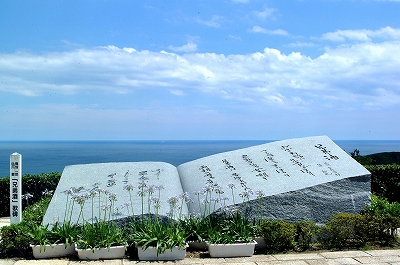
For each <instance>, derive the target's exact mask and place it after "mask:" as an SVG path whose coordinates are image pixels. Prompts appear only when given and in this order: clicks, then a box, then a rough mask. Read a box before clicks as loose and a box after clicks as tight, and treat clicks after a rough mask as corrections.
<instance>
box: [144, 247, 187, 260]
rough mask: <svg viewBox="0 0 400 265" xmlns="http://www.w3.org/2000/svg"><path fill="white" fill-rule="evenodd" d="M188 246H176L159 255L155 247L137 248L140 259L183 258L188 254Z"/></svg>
mask: <svg viewBox="0 0 400 265" xmlns="http://www.w3.org/2000/svg"><path fill="white" fill-rule="evenodd" d="M186 247H187V246H186ZM186 247H185V248H181V247H174V248H172V249H167V250H165V251H164V252H163V253H160V254H158V255H157V249H156V248H155V247H148V248H146V249H145V250H143V249H142V247H140V246H138V247H137V248H138V256H139V260H182V259H184V258H185V256H186Z"/></svg>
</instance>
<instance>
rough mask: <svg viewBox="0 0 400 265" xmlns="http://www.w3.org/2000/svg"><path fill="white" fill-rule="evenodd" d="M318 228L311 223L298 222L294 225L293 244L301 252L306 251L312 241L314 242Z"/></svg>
mask: <svg viewBox="0 0 400 265" xmlns="http://www.w3.org/2000/svg"><path fill="white" fill-rule="evenodd" d="M319 230H320V228H319V227H318V226H317V224H316V223H314V222H313V221H300V222H297V223H296V237H295V242H296V243H297V246H298V247H299V248H300V249H301V250H307V249H309V248H310V245H311V243H312V241H313V240H316V236H317V235H318V232H319Z"/></svg>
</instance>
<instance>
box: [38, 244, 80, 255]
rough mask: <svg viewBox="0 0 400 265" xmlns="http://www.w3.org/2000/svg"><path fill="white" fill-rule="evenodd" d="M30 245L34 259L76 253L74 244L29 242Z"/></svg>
mask: <svg viewBox="0 0 400 265" xmlns="http://www.w3.org/2000/svg"><path fill="white" fill-rule="evenodd" d="M30 247H31V248H32V252H33V256H34V257H35V258H36V259H47V258H60V257H66V256H71V255H75V254H76V252H75V246H74V245H67V246H66V245H65V244H53V245H45V246H40V245H32V244H31V245H30Z"/></svg>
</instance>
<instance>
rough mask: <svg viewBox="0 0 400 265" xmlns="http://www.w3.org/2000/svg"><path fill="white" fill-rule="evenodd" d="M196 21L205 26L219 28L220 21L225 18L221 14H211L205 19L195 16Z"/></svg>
mask: <svg viewBox="0 0 400 265" xmlns="http://www.w3.org/2000/svg"><path fill="white" fill-rule="evenodd" d="M196 21H197V23H199V24H202V25H205V26H207V27H212V28H220V27H221V23H223V22H224V21H225V18H224V17H222V16H217V15H213V16H212V17H211V18H210V19H207V20H205V19H202V18H197V19H196Z"/></svg>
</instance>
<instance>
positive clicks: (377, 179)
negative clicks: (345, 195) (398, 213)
mask: <svg viewBox="0 0 400 265" xmlns="http://www.w3.org/2000/svg"><path fill="white" fill-rule="evenodd" d="M365 168H366V169H368V171H369V172H371V192H372V193H373V194H375V195H377V196H379V197H382V198H386V199H387V200H388V201H389V202H400V192H399V191H400V165H396V164H392V165H371V166H365Z"/></svg>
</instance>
